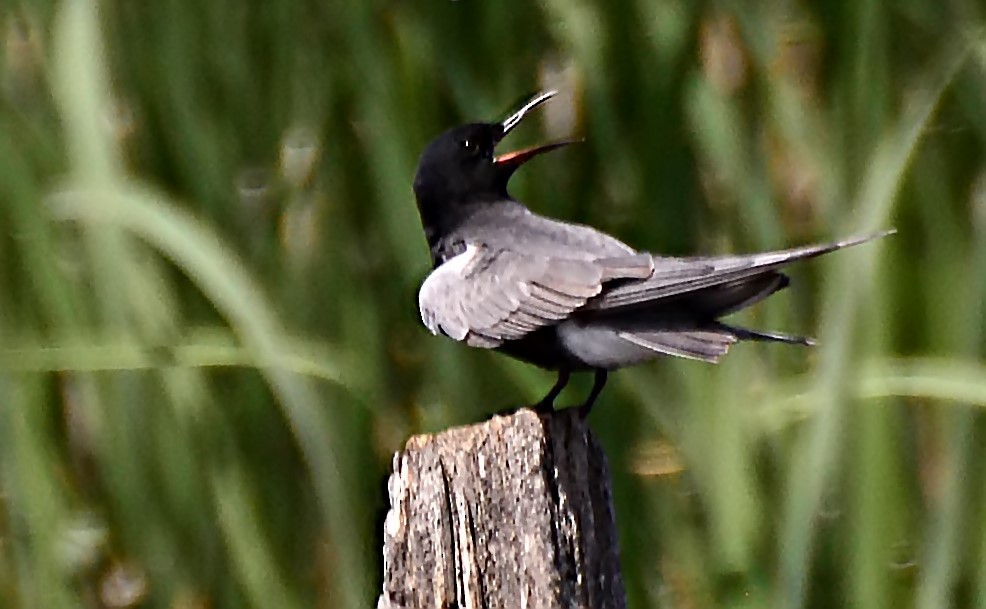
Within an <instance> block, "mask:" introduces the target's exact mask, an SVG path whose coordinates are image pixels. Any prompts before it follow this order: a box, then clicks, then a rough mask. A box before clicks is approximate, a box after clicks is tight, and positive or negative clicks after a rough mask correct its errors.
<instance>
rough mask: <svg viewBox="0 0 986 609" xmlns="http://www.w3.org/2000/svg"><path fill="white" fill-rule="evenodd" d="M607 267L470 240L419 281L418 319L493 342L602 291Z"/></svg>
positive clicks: (551, 320)
mask: <svg viewBox="0 0 986 609" xmlns="http://www.w3.org/2000/svg"><path fill="white" fill-rule="evenodd" d="M606 272H607V271H605V270H604V268H603V266H602V265H597V264H595V263H594V262H593V261H591V260H568V259H556V258H550V257H547V256H535V255H529V254H520V253H517V252H514V251H511V250H492V249H490V248H487V247H484V246H480V245H470V246H468V247H467V249H466V252H465V253H464V254H460V255H459V256H456V257H455V258H453V259H451V260H449V261H448V262H446V263H445V264H443V265H441V266H440V267H438V268H437V269H435V271H433V272H432V274H431V275H429V276H428V278H427V279H426V280H425V282H424V283H423V284H422V286H421V290H420V292H419V293H418V304H419V306H420V309H421V319H422V321H423V322H424V323H425V325H426V326H427V327H428V328H429V329H430V330H431V331H432V332H434V333H436V334H438V333H442V334H445V335H447V336H449V337H451V338H453V339H455V340H460V341H461V340H464V341H466V342H467V343H468V344H470V345H472V346H476V347H485V348H493V347H497V346H499V345H500V344H501V343H502V342H503V341H506V340H513V339H517V338H520V337H522V336H524V335H525V334H528V333H530V332H533V331H534V330H537V329H538V328H540V327H543V326H547V325H553V324H555V323H557V322H558V321H559V320H562V319H564V318H566V317H568V316H569V315H570V314H571V313H572V312H573V311H575V310H577V309H579V308H581V307H582V306H584V305H585V303H586V301H587V300H588V299H589V298H592V297H593V296H596V295H597V294H599V292H600V291H602V285H603V276H604V274H605V273H606Z"/></svg>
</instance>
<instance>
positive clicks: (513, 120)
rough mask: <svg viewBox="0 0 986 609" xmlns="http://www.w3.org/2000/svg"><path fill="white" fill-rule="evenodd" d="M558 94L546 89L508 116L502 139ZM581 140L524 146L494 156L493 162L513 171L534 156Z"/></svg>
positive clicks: (503, 124)
mask: <svg viewBox="0 0 986 609" xmlns="http://www.w3.org/2000/svg"><path fill="white" fill-rule="evenodd" d="M557 94H558V92H557V91H545V92H544V93H541V94H539V95H537V96H535V97H534V98H533V99H531V100H530V101H529V102H527V103H526V104H524V105H523V106H522V107H521V108H520V110H517V111H516V112H514V113H513V114H511V115H510V116H509V117H507V119H506V120H504V121H503V122H502V123H500V125H501V126H502V127H503V133H502V134H501V135H500V140H502V139H503V138H504V137H506V135H507V134H508V133H510V132H511V131H513V129H514V127H516V126H517V125H519V124H520V121H522V120H523V119H524V117H525V116H527V115H528V113H530V111H531V110H533V109H534V108H537V107H538V106H540V105H541V104H543V103H544V102H546V101H548V100H549V99H551V98H552V97H554V96H555V95H557ZM579 141H581V140H578V139H568V140H559V141H557V142H549V143H547V144H541V145H540V146H531V147H530V148H523V149H521V150H515V151H513V152H505V153H503V154H501V155H497V156H496V157H494V158H493V163H494V164H496V165H497V166H498V167H502V168H503V169H507V170H509V171H511V172H512V171H513V170H514V169H517V168H518V167H520V166H521V165H523V164H524V163H526V162H527V161H529V160H531V159H532V158H534V157H535V156H537V155H539V154H541V153H543V152H548V151H550V150H555V149H556V148H561V147H562V146H567V145H568V144H574V143H576V142H579ZM497 143H499V140H498V141H497Z"/></svg>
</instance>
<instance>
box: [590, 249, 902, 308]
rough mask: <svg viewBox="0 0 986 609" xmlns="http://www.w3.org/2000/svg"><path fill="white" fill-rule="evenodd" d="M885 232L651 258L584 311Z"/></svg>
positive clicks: (732, 276) (769, 267)
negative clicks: (767, 248)
mask: <svg viewBox="0 0 986 609" xmlns="http://www.w3.org/2000/svg"><path fill="white" fill-rule="evenodd" d="M886 234H888V233H879V234H876V235H868V236H865V237H856V238H852V239H846V240H844V241H837V242H835V243H827V244H821V245H809V246H805V247H798V248H793V249H788V250H780V251H776V252H766V253H762V254H750V255H746V256H720V257H701V258H667V257H659V256H654V258H653V260H654V272H653V274H652V275H651V276H650V277H649V278H648V279H645V280H643V281H633V282H627V283H624V284H623V285H619V286H615V287H613V288H612V289H609V290H607V291H606V292H605V293H603V294H601V295H600V296H599V297H597V298H594V299H592V300H591V301H590V302H589V303H587V305H586V307H585V308H586V309H595V310H605V309H614V308H619V307H626V306H631V305H635V304H639V303H643V302H653V301H656V300H659V299H664V298H671V297H674V296H679V295H681V294H687V293H689V292H695V291H697V290H701V289H704V288H709V287H712V286H719V285H723V284H727V283H731V282H737V281H741V280H744V279H749V278H751V277H756V276H758V275H763V274H764V273H769V272H771V271H775V270H777V269H779V268H781V267H783V266H786V265H788V264H790V263H792V262H795V261H797V260H804V259H806V258H814V257H816V256H821V255H823V254H827V253H829V252H832V251H835V250H838V249H842V248H844V247H849V246H853V245H859V244H860V243H865V242H867V241H870V240H872V239H876V238H878V237H882V236H884V235H886Z"/></svg>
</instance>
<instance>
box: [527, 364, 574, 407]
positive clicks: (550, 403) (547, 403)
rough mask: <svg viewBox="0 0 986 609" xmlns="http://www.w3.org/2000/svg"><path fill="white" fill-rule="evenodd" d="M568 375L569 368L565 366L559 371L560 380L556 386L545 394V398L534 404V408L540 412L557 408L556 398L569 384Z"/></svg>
mask: <svg viewBox="0 0 986 609" xmlns="http://www.w3.org/2000/svg"><path fill="white" fill-rule="evenodd" d="M568 375H569V372H568V370H566V369H564V368H562V369H561V370H559V371H558V381H557V382H556V383H555V386H554V387H552V388H551V391H549V392H548V395H546V396H544V399H542V400H541V401H540V402H538V403H537V404H535V405H534V410H536V411H538V412H551V411H553V410H554V409H555V398H557V397H558V395H559V394H560V393H561V390H562V389H564V388H565V385H567V384H568Z"/></svg>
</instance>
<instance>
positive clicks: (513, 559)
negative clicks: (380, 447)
mask: <svg viewBox="0 0 986 609" xmlns="http://www.w3.org/2000/svg"><path fill="white" fill-rule="evenodd" d="M388 491H389V494H390V510H389V511H388V513H387V517H386V520H385V523H384V550H383V552H384V584H383V593H382V594H381V595H380V598H379V600H378V603H377V607H378V609H383V608H387V609H397V608H402V609H424V608H433V607H436V608H439V607H440V608H446V607H449V608H450V607H457V608H463V609H465V608H467V607H476V608H480V607H482V608H488V609H494V608H497V607H504V608H508V607H509V608H522V607H523V608H530V609H541V608H555V607H558V608H561V607H564V608H586V609H588V608H591V609H610V608H613V609H617V608H622V607H625V605H626V600H625V594H624V591H623V582H622V578H621V576H620V570H619V551H618V547H617V538H616V526H615V521H614V516H613V507H612V496H611V490H610V479H609V468H608V466H607V464H606V459H605V456H604V455H603V452H602V450H601V448H600V447H599V445H598V444H597V443H596V442H595V440H594V439H593V437H592V434H591V433H590V432H589V429H588V427H587V425H586V424H585V422H584V421H582V420H581V418H580V417H579V415H578V412H577V409H569V410H562V411H557V412H554V413H549V414H538V413H536V412H534V411H533V410H529V409H523V410H520V411H518V412H517V413H515V414H513V415H510V416H495V417H493V418H492V419H491V420H489V421H487V422H485V423H481V424H477V425H470V426H467V427H460V428H456V429H450V430H448V431H445V432H442V433H439V434H434V435H422V436H415V437H413V438H411V439H410V440H409V441H408V442H407V445H406V446H405V449H404V451H402V452H399V453H397V454H396V455H395V456H394V469H393V472H392V473H391V476H390V480H389V483H388Z"/></svg>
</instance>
